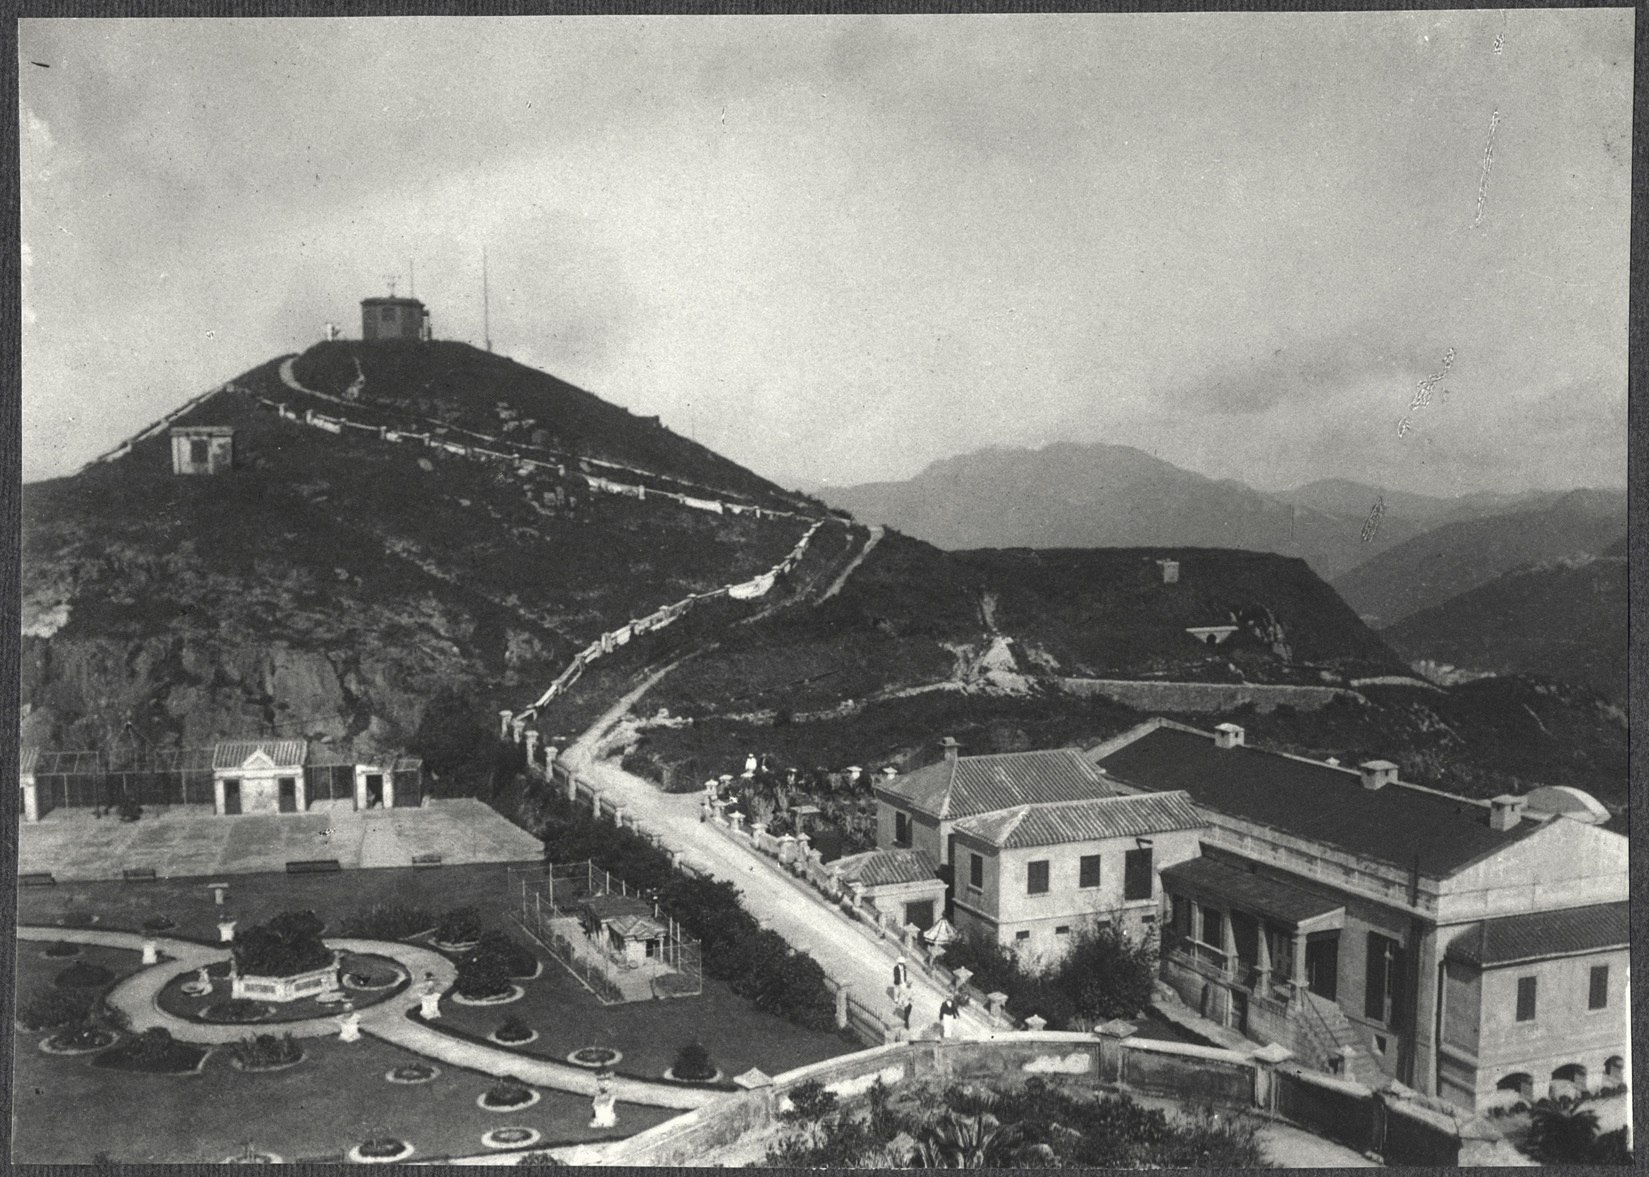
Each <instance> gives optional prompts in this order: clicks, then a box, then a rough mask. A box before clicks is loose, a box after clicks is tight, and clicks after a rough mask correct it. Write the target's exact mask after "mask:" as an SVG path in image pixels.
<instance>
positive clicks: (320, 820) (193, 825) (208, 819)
mask: <svg viewBox="0 0 1649 1177" xmlns="http://www.w3.org/2000/svg"><path fill="white" fill-rule="evenodd" d="M543 853H544V848H543V844H542V843H541V842H539V840H538V839H537V838H535V837H533V836H532V835H531V834H529V833H527V832H526V831H525V830H522V829H520V828H518V827H517V826H515V825H512V824H511V823H510V822H508V821H506V820H505V819H504V818H502V817H500V816H499V815H498V814H497V813H496V812H495V811H494V810H492V809H490V808H489V807H487V806H486V805H484V804H483V803H481V802H480V801H476V800H474V799H472V798H467V797H461V798H447V799H443V800H432V801H430V802H429V804H427V805H424V806H421V807H419V808H416V809H411V808H408V809H369V810H365V811H357V810H356V809H355V808H354V807H353V806H352V805H351V804H350V802H348V801H319V802H316V803H315V804H314V805H312V806H311V807H310V808H309V810H308V812H306V813H288V814H240V815H237V816H234V817H220V816H218V815H216V814H214V813H213V812H212V809H211V807H210V806H207V805H169V806H156V807H153V808H146V809H145V810H144V813H143V816H142V818H140V819H139V820H137V821H135V822H123V821H121V820H120V819H119V818H118V817H113V816H109V817H101V818H98V817H93V816H92V811H91V810H90V809H55V810H53V811H52V812H50V813H48V814H47V815H46V816H45V818H44V819H43V820H41V821H39V822H24V823H22V828H21V831H20V833H19V837H18V855H17V869H18V872H19V873H22V874H28V873H33V872H36V871H50V872H51V873H52V875H53V876H54V877H55V878H57V879H58V880H59V881H62V880H67V879H118V878H120V877H121V874H122V872H123V871H127V870H140V869H145V868H147V869H149V870H153V871H154V872H155V874H156V876H158V877H160V878H192V877H196V876H200V875H235V874H254V873H258V872H264V871H281V870H285V869H286V864H287V863H288V862H289V861H295V860H301V859H313V858H323V859H324V858H336V859H337V860H338V862H339V864H340V865H341V866H342V867H343V868H344V869H345V870H349V869H352V868H355V867H377V866H409V865H411V863H412V859H413V856H414V855H420V854H439V855H441V860H442V862H443V864H445V865H456V864H460V863H467V862H520V861H537V860H538V859H540V858H542V856H543Z"/></svg>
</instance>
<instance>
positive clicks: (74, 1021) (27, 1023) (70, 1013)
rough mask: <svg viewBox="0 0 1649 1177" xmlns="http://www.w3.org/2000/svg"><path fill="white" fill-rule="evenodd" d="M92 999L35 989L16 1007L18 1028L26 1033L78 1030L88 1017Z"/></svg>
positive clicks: (72, 992) (71, 992) (70, 992)
mask: <svg viewBox="0 0 1649 1177" xmlns="http://www.w3.org/2000/svg"><path fill="white" fill-rule="evenodd" d="M92 1001H93V998H92V996H91V994H89V993H85V992H83V991H79V990H73V989H70V990H63V989H56V988H53V989H37V990H35V991H34V993H33V994H32V995H31V996H30V997H29V998H28V999H27V1000H25V1001H22V1002H19V1003H18V1006H17V1021H18V1024H19V1025H21V1026H23V1027H25V1028H26V1029H29V1030H58V1029H62V1028H63V1027H64V1026H78V1025H81V1024H83V1023H84V1022H85V1021H86V1020H87V1018H89V1017H90V1016H91V1011H92Z"/></svg>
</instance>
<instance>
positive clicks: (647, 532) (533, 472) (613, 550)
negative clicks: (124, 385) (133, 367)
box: [22, 344, 817, 747]
mask: <svg viewBox="0 0 1649 1177" xmlns="http://www.w3.org/2000/svg"><path fill="white" fill-rule="evenodd" d="M356 360H359V361H360V362H361V369H360V370H359V371H361V372H364V374H365V377H366V379H365V387H364V389H361V390H358V392H357V393H356V395H355V397H353V398H347V397H346V398H344V399H345V402H346V403H343V404H340V403H334V402H332V401H329V400H325V399H323V398H322V397H306V396H304V395H302V394H300V393H297V392H295V391H294V390H293V389H292V388H291V387H289V386H287V385H286V384H285V383H283V381H282V379H281V377H280V368H281V363H280V362H279V361H271V362H270V363H267V364H264V365H261V366H259V367H257V368H254V369H252V370H250V371H248V372H246V373H243V374H242V375H240V376H237V377H236V378H235V379H234V380H232V381H230V382H229V384H228V385H227V386H225V388H224V389H221V390H218V391H216V392H214V393H213V394H212V395H209V396H207V397H205V398H204V399H202V400H200V401H199V402H198V403H197V404H195V405H194V406H193V407H191V408H190V409H189V410H188V411H187V412H185V413H184V414H183V415H182V416H181V417H179V418H178V419H177V420H176V421H175V422H174V424H178V425H191V424H212V425H228V426H232V427H233V428H234V429H235V431H236V434H235V446H236V469H234V470H233V471H232V472H231V473H228V474H221V475H216V476H209V477H206V476H192V477H178V476H176V475H174V474H173V473H172V471H171V464H170V462H171V459H170V451H169V440H168V438H167V435H166V432H165V431H164V430H162V431H160V432H159V433H158V434H156V435H154V436H152V437H149V438H147V439H144V440H140V441H137V442H136V443H135V444H133V445H132V446H131V448H130V450H129V452H126V453H124V454H123V455H122V456H119V457H116V458H114V459H112V460H109V461H105V462H100V463H95V464H93V465H92V466H90V467H88V468H87V469H85V470H83V471H82V472H80V473H78V474H76V475H74V476H72V477H69V478H62V479H55V480H52V481H48V482H42V483H36V484H32V485H29V486H26V487H25V488H24V492H23V501H22V514H23V632H24V635H25V637H24V643H23V658H22V663H23V702H24V705H25V708H26V718H25V720H24V726H23V732H24V738H25V739H26V740H29V741H31V742H41V743H45V744H47V745H50V746H58V747H89V746H98V745H101V744H104V743H106V742H107V741H108V740H109V739H110V738H111V737H112V734H113V733H118V732H120V731H121V730H122V727H123V725H124V724H125V723H126V722H128V721H130V722H131V723H133V725H134V726H135V728H136V729H137V731H138V732H139V734H140V735H141V736H142V737H143V738H145V739H147V740H149V741H150V742H153V743H173V742H179V741H181V742H183V743H185V744H192V743H198V742H202V741H206V740H210V739H211V738H213V737H215V736H221V735H224V734H231V733H242V734H250V733H256V732H268V731H279V732H284V733H288V734H306V735H314V736H324V737H330V738H333V739H338V740H365V741H366V742H367V743H387V744H394V743H398V742H401V741H404V740H405V739H406V738H407V737H408V735H409V734H410V733H411V732H412V731H413V730H414V729H415V728H416V726H417V724H418V722H419V721H420V719H421V717H422V714H423V712H424V709H425V707H426V705H427V703H428V701H429V700H430V699H431V698H432V697H434V696H435V695H436V694H437V693H438V692H441V691H443V690H446V691H449V692H450V691H459V692H473V693H475V694H476V695H477V696H479V697H482V698H483V699H484V700H485V702H486V703H487V704H489V705H490V703H491V702H492V701H494V700H509V701H511V702H519V696H521V695H523V694H529V695H530V694H536V693H537V690H538V689H539V688H540V687H541V686H542V685H543V684H544V683H547V682H548V681H549V680H550V679H552V678H553V677H554V676H555V675H556V674H557V673H559V671H560V670H561V669H562V668H563V667H564V666H565V665H566V663H567V661H568V659H569V658H570V657H571V656H572V655H573V653H574V652H576V651H577V650H578V649H580V648H582V647H583V646H584V645H585V644H586V643H587V642H588V641H590V640H591V639H592V638H593V637H595V636H597V635H598V634H599V633H601V632H602V631H603V630H604V629H605V628H607V626H608V624H609V622H610V621H611V620H612V619H613V618H615V617H616V618H627V617H634V616H641V615H643V614H646V613H648V612H650V611H652V610H653V609H655V608H657V607H658V605H659V604H660V603H662V602H664V601H668V600H673V599H677V598H679V597H681V596H684V595H688V594H691V593H696V592H704V591H708V590H711V589H713V588H715V587H717V586H720V585H724V584H726V583H728V582H729V581H730V580H738V579H743V578H745V577H749V576H753V575H756V574H759V573H761V572H763V571H765V570H767V569H768V568H770V567H771V566H772V565H773V564H774V563H775V562H777V561H778V560H779V559H780V558H781V557H782V556H783V555H784V554H785V552H787V551H788V550H789V549H790V548H791V547H792V545H794V544H795V543H796V541H797V539H798V537H799V536H800V534H801V533H802V532H803V531H804V530H805V529H806V526H807V521H806V520H805V519H801V518H792V517H772V516H770V515H769V516H763V517H757V516H756V515H755V514H753V513H741V514H737V515H735V514H731V513H727V514H715V513H709V512H706V511H703V510H695V509H689V508H686V507H682V506H677V505H675V504H674V503H671V502H666V501H653V502H642V501H637V500H634V499H632V498H629V497H625V496H623V495H616V494H607V493H602V494H596V493H593V492H592V490H591V489H590V486H591V478H592V477H594V475H592V474H589V473H586V470H595V469H600V470H603V471H604V472H606V473H608V474H609V475H612V474H614V471H612V470H610V469H609V468H608V467H606V466H602V465H598V464H596V463H599V462H600V461H602V460H605V461H607V462H612V463H641V462H647V463H649V464H650V465H649V469H651V470H652V471H653V472H655V474H656V475H657V477H654V478H652V479H651V480H650V481H651V482H652V483H653V484H654V486H655V487H659V486H668V487H672V488H675V489H680V488H681V487H680V484H679V483H676V482H668V481H666V480H668V479H679V480H682V481H683V482H691V483H693V484H694V486H695V487H697V486H698V485H699V483H700V480H704V479H711V478H715V479H722V480H725V482H726V484H728V488H729V493H730V494H731V495H732V496H733V497H736V498H739V499H741V500H742V501H745V502H749V503H752V504H758V503H759V504H765V505H766V506H767V507H768V508H769V509H770V510H772V509H779V508H789V509H795V507H796V506H797V505H798V504H797V503H796V501H795V498H794V496H791V495H788V494H787V493H786V492H783V491H781V490H780V489H779V488H777V487H775V486H773V485H772V484H771V483H767V482H766V481H765V480H762V479H760V478H758V477H757V476H755V475H754V474H751V473H750V472H748V471H745V470H743V469H742V468H740V467H738V466H736V465H734V464H733V463H730V462H726V461H725V460H724V459H721V458H719V457H718V456H716V455H715V454H713V453H711V452H710V451H708V450H704V449H703V447H699V446H695V445H694V444H693V443H691V442H689V441H686V440H685V439H681V438H678V437H675V436H674V435H673V434H670V433H669V432H668V431H666V430H662V429H660V428H659V427H658V426H657V425H656V423H653V422H649V421H645V420H642V419H637V418H634V417H631V416H630V415H629V414H626V413H625V412H624V411H623V410H622V409H618V408H616V407H614V406H611V405H607V404H605V403H603V402H600V401H599V400H597V399H596V398H594V397H592V396H590V394H588V393H584V392H582V391H581V390H578V389H575V388H573V387H572V386H570V385H566V384H564V383H562V382H560V381H556V380H554V379H553V378H551V377H547V376H545V375H544V374H542V373H538V372H534V371H533V370H532V369H528V368H524V367H522V366H521V365H517V364H513V363H511V362H510V361H508V360H504V359H503V358H501V357H496V356H489V355H488V354H487V353H484V352H479V351H476V350H475V349H473V348H468V347H465V346H463V345H460V344H435V345H427V351H425V352H419V351H418V350H417V349H416V347H415V346H414V345H404V344H371V345H362V344H351V345H344V344H323V345H321V346H319V347H317V348H314V349H311V351H309V352H307V353H305V354H304V355H303V356H300V357H297V359H296V360H295V361H294V362H293V363H292V365H291V370H292V372H293V373H294V374H295V375H296V377H297V378H298V380H299V382H300V383H304V384H305V386H306V387H313V388H315V390H316V391H317V392H320V393H337V394H339V395H340V396H342V394H343V391H344V390H342V389H339V387H338V384H339V382H340V381H341V379H342V377H343V375H344V374H345V373H346V372H347V374H348V375H349V376H350V379H351V382H353V381H354V379H355V378H356V377H357V375H358V374H359V373H358V371H357V369H356V367H355V361H356ZM275 404H285V405H286V406H287V411H288V413H290V414H292V418H289V417H287V416H284V415H282V414H281V413H280V412H279V411H278V410H276V409H275V408H274V407H273V406H274V405H275ZM309 411H314V412H324V413H333V414H337V415H339V416H342V417H347V418H349V419H351V420H355V421H365V422H367V423H369V424H370V423H373V422H378V423H382V424H385V425H386V426H394V427H398V428H400V429H421V430H422V431H423V432H424V433H425V434H426V435H429V436H430V437H431V438H432V439H435V440H437V441H440V442H441V443H442V444H436V445H432V444H429V443H428V442H417V443H414V444H390V443H388V442H386V441H385V440H384V439H382V438H381V437H380V436H379V435H378V433H377V432H376V430H366V429H356V428H342V429H340V430H339V431H338V432H336V433H334V432H330V431H329V430H328V429H325V428H316V427H313V426H310V425H306V424H305V423H304V422H303V415H304V413H305V412H309ZM293 418H295V419H293ZM428 418H433V419H434V420H435V421H437V422H444V424H435V423H431V421H430V420H428ZM534 420H536V421H539V422H554V424H553V425H551V426H548V427H545V428H546V431H547V436H543V437H540V438H539V439H538V440H539V441H541V442H544V443H545V444H546V446H548V445H549V444H550V443H555V444H557V445H559V446H561V447H566V448H567V449H568V450H569V451H571V452H574V453H577V454H581V455H583V458H582V460H581V458H580V457H572V456H569V457H567V458H566V459H565V460H563V461H561V462H560V463H559V464H558V463H557V459H556V457H555V455H554V454H552V453H550V452H548V450H547V449H546V450H545V451H544V452H543V453H540V457H542V458H543V459H544V464H542V465H540V466H536V467H527V466H518V465H516V464H515V463H513V462H510V461H499V460H496V459H494V460H477V459H476V458H474V457H466V456H464V455H461V454H458V453H455V452H453V451H452V450H449V449H447V448H444V447H445V445H446V444H451V445H453V446H454V447H457V446H459V445H460V444H462V443H466V442H467V443H475V439H474V438H472V437H469V436H467V435H466V434H464V433H462V432H461V430H463V429H473V430H476V431H478V432H487V433H490V434H496V435H499V436H501V437H504V438H511V437H514V436H519V437H520V439H521V441H522V442H523V443H524V444H523V447H522V452H528V447H531V446H532V441H533V432H534V431H535V430H537V429H539V428H541V427H540V426H539V425H536V424H532V422H533V421H534ZM511 426H514V428H510V427H511ZM630 481H631V482H636V483H642V482H647V481H649V480H648V479H640V478H637V477H635V476H631V478H630ZM701 493H703V492H702V491H701ZM815 513H817V512H816V511H815ZM502 705H506V706H507V705H509V703H508V702H505V703H503V704H502Z"/></svg>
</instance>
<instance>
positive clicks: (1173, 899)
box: [1168, 895, 1196, 938]
mask: <svg viewBox="0 0 1649 1177" xmlns="http://www.w3.org/2000/svg"><path fill="white" fill-rule="evenodd" d="M1169 903H1170V904H1171V906H1172V910H1171V911H1170V913H1169V919H1168V926H1169V927H1170V928H1171V929H1172V930H1173V931H1174V932H1175V933H1177V934H1178V935H1181V936H1185V937H1187V938H1190V937H1192V936H1194V935H1195V933H1196V929H1195V928H1193V927H1192V926H1191V901H1190V900H1189V899H1187V898H1185V896H1183V895H1172V896H1170V897H1169Z"/></svg>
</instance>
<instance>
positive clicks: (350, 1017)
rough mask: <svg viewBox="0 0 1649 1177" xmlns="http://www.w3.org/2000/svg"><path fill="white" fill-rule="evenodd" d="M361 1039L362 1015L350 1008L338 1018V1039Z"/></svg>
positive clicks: (347, 1040) (344, 1040) (357, 1040)
mask: <svg viewBox="0 0 1649 1177" xmlns="http://www.w3.org/2000/svg"><path fill="white" fill-rule="evenodd" d="M360 1040H361V1015H360V1014H358V1013H356V1012H355V1011H354V1010H350V1011H349V1012H348V1013H347V1014H345V1015H344V1016H343V1017H341V1018H339V1019H338V1041H339V1042H359V1041H360Z"/></svg>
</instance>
